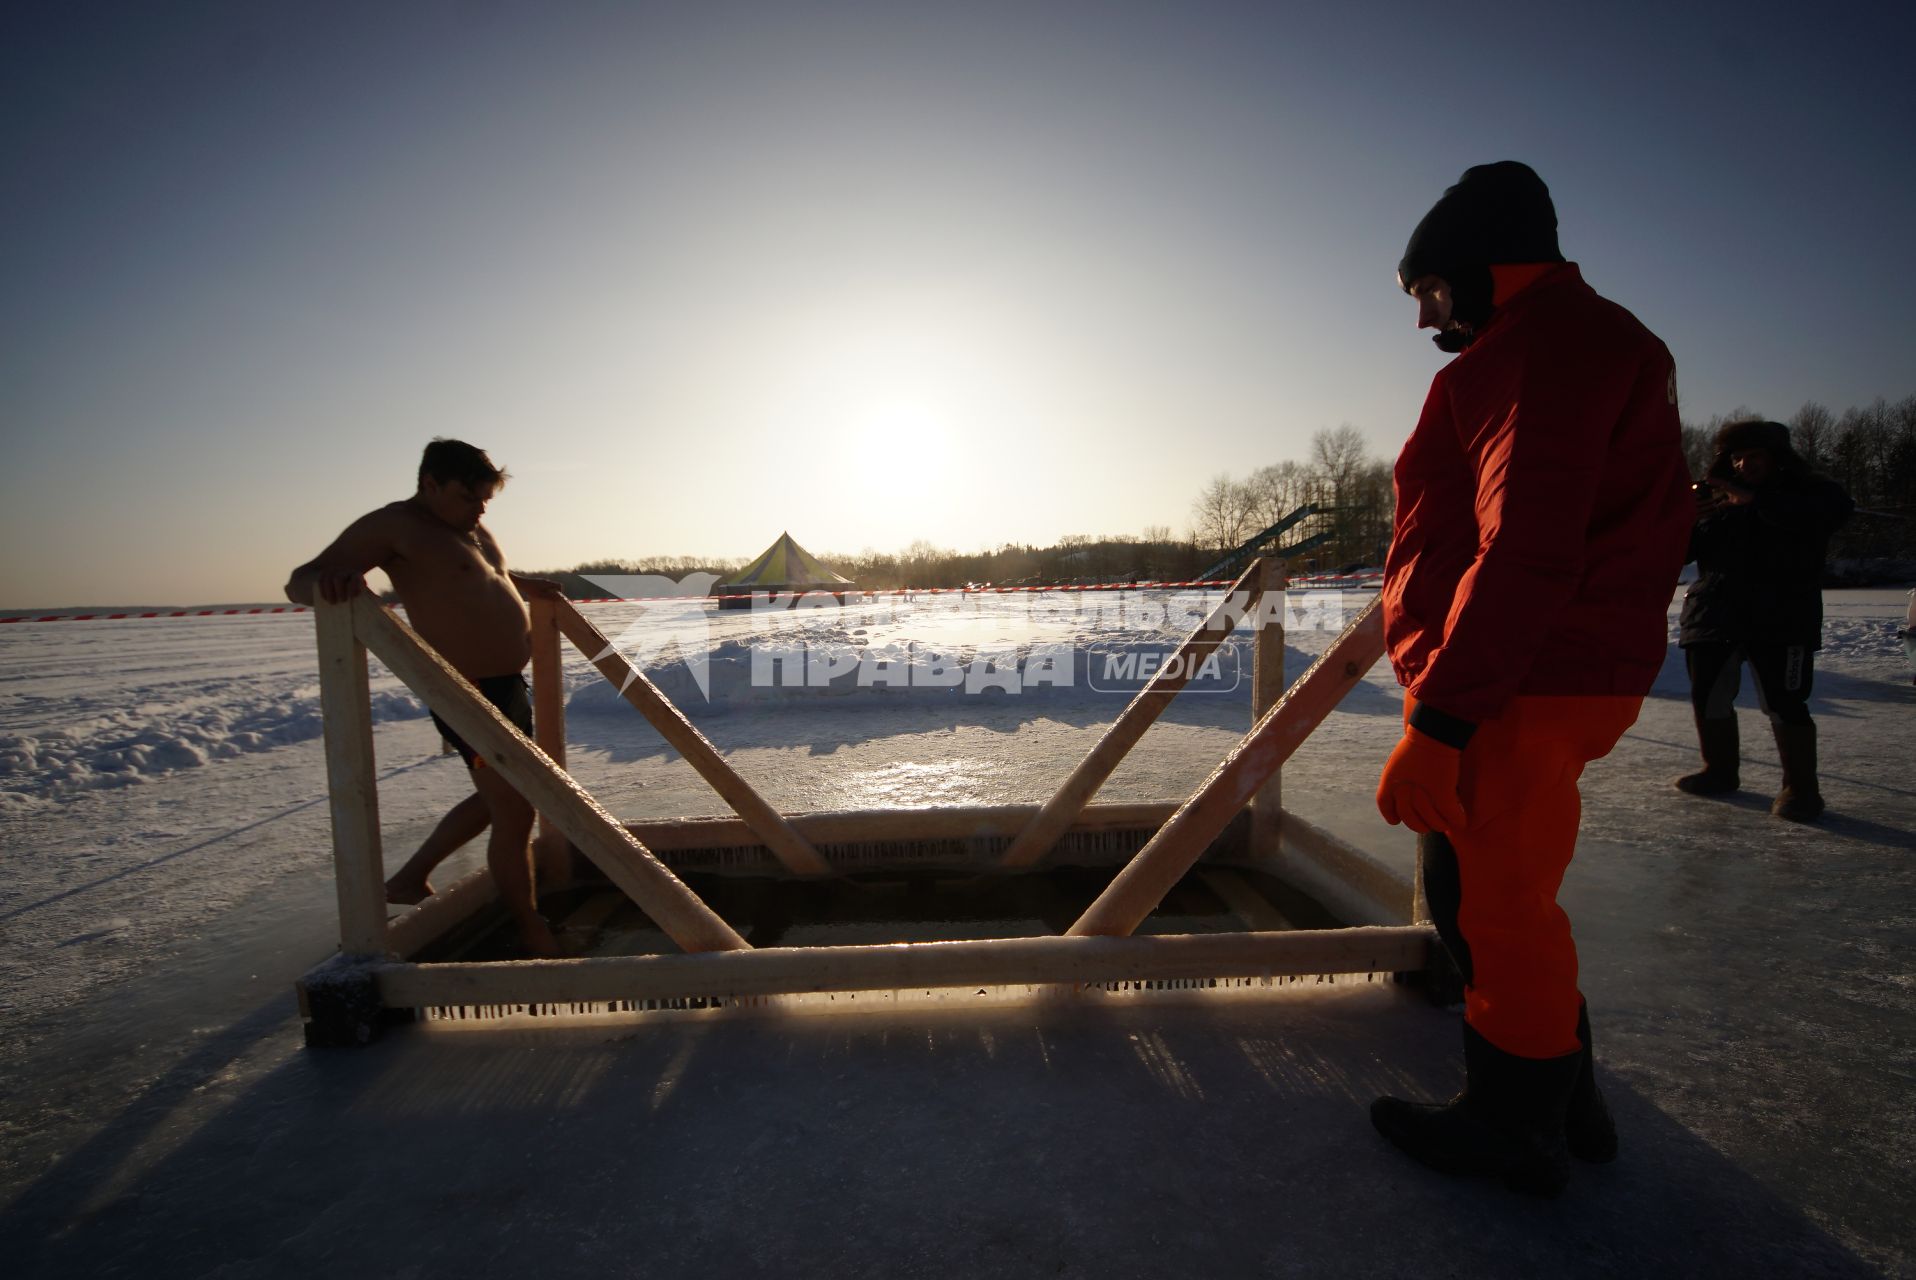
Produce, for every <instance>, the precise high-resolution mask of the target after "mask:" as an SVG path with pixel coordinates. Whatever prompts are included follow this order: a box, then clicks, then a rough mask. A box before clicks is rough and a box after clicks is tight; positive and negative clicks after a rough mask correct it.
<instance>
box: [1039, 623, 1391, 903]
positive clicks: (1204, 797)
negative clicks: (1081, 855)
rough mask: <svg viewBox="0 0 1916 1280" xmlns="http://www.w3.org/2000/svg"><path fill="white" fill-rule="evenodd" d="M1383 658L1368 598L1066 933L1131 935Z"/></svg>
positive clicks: (1379, 631) (1381, 626)
mask: <svg viewBox="0 0 1916 1280" xmlns="http://www.w3.org/2000/svg"><path fill="white" fill-rule="evenodd" d="M1383 653H1384V615H1383V611H1382V610H1381V609H1380V608H1379V607H1378V601H1376V600H1372V601H1371V602H1370V603H1369V604H1367V605H1365V606H1364V611H1363V612H1362V613H1360V614H1358V615H1357V619H1356V621H1354V622H1352V623H1351V624H1350V626H1348V627H1346V628H1344V632H1343V634H1342V635H1340V636H1338V637H1337V639H1336V640H1334V641H1333V642H1332V643H1331V646H1330V647H1329V648H1328V649H1326V650H1325V651H1324V654H1323V656H1322V657H1320V658H1319V659H1318V660H1317V661H1316V662H1314V663H1312V664H1311V668H1310V670H1308V671H1306V672H1305V673H1304V674H1303V676H1302V677H1300V678H1299V679H1298V681H1297V683H1296V684H1294V685H1292V686H1291V689H1290V691H1289V692H1288V693H1286V694H1285V695H1284V696H1283V698H1281V699H1280V700H1279V701H1278V703H1277V705H1276V706H1274V707H1272V708H1271V709H1270V710H1269V711H1267V712H1265V713H1264V716H1263V718H1262V719H1260V720H1259V721H1258V722H1257V725H1256V726H1255V727H1254V728H1253V729H1252V730H1251V731H1250V732H1249V733H1248V734H1246V735H1245V736H1244V738H1243V740H1242V741H1240V742H1239V743H1238V744H1237V746H1235V747H1233V748H1232V749H1231V753H1230V754H1229V755H1227V756H1225V757H1224V762H1223V763H1222V764H1220V765H1219V766H1218V767H1217V768H1216V769H1215V770H1213V771H1212V773H1211V776H1210V777H1208V778H1206V779H1205V780H1204V784H1203V785H1202V786H1200V787H1199V788H1198V789H1197V791H1196V792H1195V793H1194V794H1193V795H1192V796H1191V798H1190V799H1189V800H1186V801H1185V802H1184V804H1183V805H1182V806H1181V807H1180V808H1179V809H1178V811H1177V812H1176V813H1174V814H1172V815H1171V820H1170V821H1169V822H1166V823H1165V824H1164V825H1163V826H1162V827H1160V828H1159V829H1158V833H1157V834H1156V835H1155V836H1152V837H1151V840H1150V842H1149V843H1148V844H1146V845H1145V846H1144V848H1142V849H1140V850H1138V852H1137V854H1136V856H1134V857H1133V858H1132V859H1131V861H1130V862H1129V863H1128V864H1127V865H1126V866H1125V868H1124V870H1122V871H1120V872H1119V873H1118V874H1117V877H1116V878H1115V879H1113V880H1112V881H1111V884H1110V885H1109V886H1108V887H1107V888H1106V889H1105V891H1104V892H1103V893H1102V894H1100V895H1098V900H1097V901H1096V902H1093V903H1092V904H1091V906H1090V907H1089V908H1087V909H1086V911H1085V913H1084V914H1083V915H1082V916H1080V917H1079V918H1078V921H1077V923H1076V924H1074V925H1072V926H1071V927H1070V928H1069V929H1068V930H1066V931H1065V932H1066V933H1067V934H1069V935H1071V936H1073V937H1086V936H1090V935H1094V934H1095V935H1119V936H1122V935H1125V934H1129V933H1130V932H1131V931H1132V930H1134V929H1136V928H1137V927H1138V925H1139V924H1140V923H1142V922H1143V920H1144V918H1145V917H1146V916H1148V915H1150V914H1151V912H1152V910H1153V909H1154V908H1155V907H1156V906H1157V905H1158V903H1160V902H1162V901H1163V900H1164V895H1165V894H1167V893H1169V892H1170V891H1171V886H1173V885H1175V884H1176V883H1177V882H1178V881H1179V880H1180V879H1181V878H1182V877H1183V875H1184V873H1185V872H1186V871H1189V870H1190V869H1191V864H1192V863H1194V862H1196V861H1197V860H1198V858H1199V857H1200V856H1201V855H1202V854H1203V852H1204V850H1205V848H1206V847H1207V846H1208V845H1209V844H1210V843H1211V841H1212V840H1214V839H1216V838H1217V835H1218V833H1219V832H1221V831H1223V830H1224V827H1225V825H1226V824H1227V823H1229V822H1230V820H1231V819H1232V818H1233V817H1235V816H1236V815H1237V812H1238V810H1240V809H1242V808H1243V807H1244V806H1245V805H1246V804H1247V803H1249V801H1250V800H1251V798H1252V797H1253V796H1255V795H1256V794H1257V791H1258V788H1259V787H1261V786H1263V785H1264V783H1265V781H1266V780H1267V779H1269V778H1270V777H1271V775H1272V774H1274V773H1276V772H1277V770H1278V768H1279V767H1280V766H1281V765H1282V764H1283V763H1284V762H1285V761H1286V760H1288V759H1290V757H1291V753H1292V752H1294V751H1296V750H1297V748H1298V747H1299V746H1300V745H1302V743H1303V741H1304V739H1305V738H1307V737H1309V736H1310V734H1311V731H1312V730H1313V729H1315V728H1317V726H1318V725H1319V724H1322V723H1323V721H1324V717H1325V716H1327V715H1329V714H1330V713H1331V709H1332V708H1334V707H1335V706H1336V705H1337V704H1338V702H1339V701H1340V700H1341V699H1342V698H1343V696H1344V695H1345V694H1346V693H1348V692H1349V691H1350V688H1351V686H1352V685H1354V684H1356V683H1357V681H1358V680H1360V679H1362V678H1363V675H1364V673H1365V672H1366V671H1369V670H1370V669H1371V666H1372V665H1373V664H1374V663H1375V662H1376V661H1377V659H1378V658H1380V657H1382V656H1383Z"/></svg>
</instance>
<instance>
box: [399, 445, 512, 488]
mask: <svg viewBox="0 0 1916 1280" xmlns="http://www.w3.org/2000/svg"><path fill="white" fill-rule="evenodd" d="M511 478H512V477H511V476H510V475H509V474H507V472H506V469H505V468H504V467H499V466H494V465H493V461H492V459H491V458H488V457H487V456H486V451H485V450H484V449H481V448H479V447H478V446H477V445H470V444H467V443H466V442H465V441H464V440H448V439H447V438H446V437H444V436H435V437H434V438H433V441H432V443H431V444H429V445H427V446H426V452H425V453H423V454H421V455H420V458H419V483H421V484H424V483H425V482H426V481H427V480H428V479H431V480H435V481H437V482H438V483H440V484H451V483H453V482H454V481H457V482H459V483H461V484H463V485H465V486H466V487H467V488H469V489H481V488H484V487H485V486H487V485H492V486H494V487H500V486H503V485H504V484H505V482H506V481H507V480H509V479H511Z"/></svg>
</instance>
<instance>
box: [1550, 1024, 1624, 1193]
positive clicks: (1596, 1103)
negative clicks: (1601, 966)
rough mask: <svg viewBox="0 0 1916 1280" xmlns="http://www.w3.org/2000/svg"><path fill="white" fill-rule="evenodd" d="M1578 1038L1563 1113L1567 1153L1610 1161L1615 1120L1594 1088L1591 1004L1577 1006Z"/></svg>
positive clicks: (1594, 1160) (1593, 1160)
mask: <svg viewBox="0 0 1916 1280" xmlns="http://www.w3.org/2000/svg"><path fill="white" fill-rule="evenodd" d="M1577 1039H1578V1040H1579V1041H1581V1042H1582V1044H1583V1049H1582V1050H1581V1051H1580V1052H1579V1053H1578V1054H1577V1083H1576V1084H1575V1085H1574V1086H1573V1087H1572V1088H1571V1090H1570V1107H1569V1110H1568V1111H1566V1112H1565V1113H1564V1118H1563V1136H1564V1142H1565V1144H1566V1145H1567V1146H1568V1147H1569V1148H1570V1154H1571V1155H1573V1156H1575V1157H1576V1158H1577V1159H1579V1160H1586V1161H1588V1162H1589V1163H1591V1164H1609V1163H1610V1162H1611V1161H1612V1160H1615V1159H1616V1158H1617V1122H1616V1121H1615V1120H1613V1119H1611V1118H1610V1106H1609V1104H1608V1103H1606V1102H1604V1100H1603V1091H1602V1090H1601V1089H1599V1088H1597V1070H1596V1057H1595V1055H1594V1054H1593V1053H1592V1052H1591V1048H1590V1006H1589V1005H1584V1006H1583V1007H1582V1008H1580V1009H1578V1010H1577Z"/></svg>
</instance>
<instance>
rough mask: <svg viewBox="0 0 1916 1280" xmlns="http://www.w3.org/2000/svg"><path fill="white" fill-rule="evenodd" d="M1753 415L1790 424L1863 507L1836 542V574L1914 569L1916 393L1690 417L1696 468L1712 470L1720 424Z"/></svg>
mask: <svg viewBox="0 0 1916 1280" xmlns="http://www.w3.org/2000/svg"><path fill="white" fill-rule="evenodd" d="M1748 418H1764V419H1768V420H1770V421H1775V422H1784V423H1787V424H1788V425H1789V428H1790V445H1791V447H1792V448H1794V449H1795V450H1796V452H1797V453H1798V454H1799V455H1800V456H1801V457H1802V458H1803V460H1804V461H1805V462H1807V463H1808V464H1809V465H1810V467H1811V468H1812V469H1813V470H1816V471H1820V472H1822V473H1823V474H1824V475H1826V476H1828V477H1829V478H1830V479H1832V480H1834V481H1836V483H1838V484H1840V485H1842V486H1843V488H1844V490H1846V491H1847V492H1848V493H1849V496H1850V497H1851V498H1852V499H1853V500H1854V501H1855V503H1856V506H1857V513H1856V514H1855V515H1854V516H1852V517H1851V518H1850V521H1849V523H1848V524H1847V525H1845V526H1843V528H1842V529H1840V530H1838V531H1837V534H1836V537H1835V538H1834V539H1832V540H1831V543H1830V558H1831V561H1832V562H1833V564H1834V567H1835V569H1836V573H1835V577H1836V578H1837V579H1838V580H1848V581H1854V582H1866V581H1875V580H1878V579H1881V580H1892V579H1896V580H1900V579H1903V578H1907V577H1909V576H1910V574H1911V572H1912V568H1911V562H1916V395H1910V396H1905V397H1903V398H1902V399H1901V400H1898V401H1896V402H1895V403H1893V404H1892V403H1890V402H1889V401H1887V400H1882V399H1878V400H1877V401H1875V402H1874V403H1873V404H1869V405H1865V406H1863V407H1861V408H1850V409H1845V410H1844V411H1843V412H1842V413H1841V414H1840V415H1838V414H1834V413H1831V412H1830V411H1829V409H1827V408H1825V407H1824V406H1823V405H1820V404H1817V403H1816V402H1815V401H1813V400H1812V401H1811V402H1809V403H1808V404H1805V405H1804V406H1803V407H1802V408H1800V409H1798V410H1797V411H1796V412H1795V413H1794V414H1793V415H1791V416H1790V417H1788V418H1772V417H1771V415H1769V414H1767V413H1758V412H1756V411H1754V410H1751V409H1749V408H1747V407H1739V408H1737V409H1734V410H1732V411H1731V412H1729V413H1727V414H1720V415H1718V416H1717V417H1714V418H1711V419H1710V420H1709V421H1708V422H1706V423H1702V424H1700V425H1699V424H1696V423H1691V422H1686V423H1684V424H1683V448H1684V453H1685V454H1686V455H1687V456H1688V458H1689V461H1690V474H1691V475H1694V476H1701V475H1702V474H1703V473H1704V471H1705V470H1707V469H1708V467H1709V465H1710V458H1711V455H1712V444H1713V442H1714V440H1715V438H1716V433H1717V430H1718V428H1720V427H1722V426H1723V424H1724V423H1726V422H1736V421H1740V420H1743V419H1748Z"/></svg>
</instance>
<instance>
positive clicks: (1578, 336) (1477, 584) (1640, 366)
mask: <svg viewBox="0 0 1916 1280" xmlns="http://www.w3.org/2000/svg"><path fill="white" fill-rule="evenodd" d="M1689 480H1690V477H1689V471H1688V469H1687V467H1686V466H1685V464H1684V459H1683V447H1682V433H1681V429H1680V427H1679V425H1678V421H1677V403H1676V366H1675V364H1674V363H1673V362H1672V361H1671V359H1670V352H1669V350H1668V349H1667V348H1665V347H1664V345H1663V343H1662V342H1661V341H1659V340H1658V338H1657V336H1656V335H1655V334H1653V333H1651V332H1650V331H1649V330H1648V329H1646V328H1644V327H1643V325H1642V324H1641V323H1639V322H1638V321H1637V318H1636V317H1635V316H1633V315H1631V314H1630V313H1629V312H1628V311H1625V310H1624V309H1623V308H1622V307H1619V306H1617V305H1616V304H1615V303H1613V302H1609V301H1607V300H1606V299H1604V298H1601V297H1599V296H1598V295H1597V293H1596V291H1595V290H1593V289H1591V288H1590V286H1589V285H1587V284H1585V283H1584V282H1583V277H1582V275H1581V274H1580V273H1579V272H1578V270H1577V267H1576V264H1575V263H1565V264H1564V265H1562V266H1560V267H1555V268H1553V269H1551V270H1549V271H1547V272H1545V273H1544V274H1543V275H1542V276H1540V277H1538V279H1537V280H1536V281H1535V283H1533V284H1531V285H1530V286H1529V287H1528V288H1526V289H1524V290H1522V291H1521V292H1519V293H1518V294H1517V295H1516V296H1515V297H1513V298H1511V299H1510V300H1509V301H1507V302H1505V303H1504V304H1503V305H1501V306H1500V307H1498V309H1497V310H1496V312H1495V313H1493V315H1492V316H1491V319H1490V322H1489V323H1488V324H1487V325H1486V326H1485V327H1484V329H1483V330H1482V332H1480V333H1479V334H1478V336H1477V340H1476V341H1475V342H1473V343H1472V344H1471V345H1470V346H1469V347H1468V348H1467V349H1465V351H1464V352H1463V353H1462V354H1460V355H1459V356H1457V357H1456V359H1454V360H1452V361H1451V362H1450V363H1449V364H1448V365H1446V366H1445V367H1444V368H1443V369H1441V370H1439V371H1438V374H1437V377H1436V378H1435V379H1434V380H1433V381H1432V382H1431V384H1430V395H1429V397H1428V399H1426V400H1425V402H1424V412H1423V416H1422V417H1421V418H1419V419H1418V422H1417V429H1416V430H1415V431H1413V432H1411V436H1410V440H1409V441H1408V442H1407V443H1406V444H1405V445H1404V451H1403V453H1402V454H1401V455H1399V457H1398V459H1397V470H1396V485H1397V519H1396V529H1395V533H1394V537H1393V539H1392V542H1391V548H1390V556H1389V559H1388V560H1387V561H1386V562H1385V568H1384V589H1383V600H1384V605H1383V607H1384V636H1385V642H1386V644H1387V646H1388V652H1389V654H1390V660H1391V665H1392V666H1393V667H1395V668H1396V671H1397V679H1398V681H1399V682H1400V683H1402V684H1403V685H1404V687H1405V689H1406V690H1407V691H1408V692H1409V693H1410V695H1411V696H1412V697H1413V698H1415V699H1416V700H1417V702H1418V703H1419V704H1422V705H1426V706H1429V707H1431V708H1434V709H1435V710H1436V711H1439V712H1443V713H1447V714H1448V715H1450V716H1455V717H1457V718H1459V719H1462V720H1465V721H1469V722H1472V723H1477V722H1481V721H1484V720H1489V719H1493V718H1495V717H1496V715H1497V714H1498V712H1499V711H1500V710H1501V708H1502V707H1503V705H1504V703H1505V702H1507V701H1508V700H1509V699H1510V698H1511V697H1512V696H1513V695H1516V694H1520V693H1524V694H1593V693H1602V694H1630V695H1636V696H1641V695H1643V694H1645V693H1648V692H1649V689H1650V685H1651V683H1652V681H1654V680H1655V678H1656V673H1657V670H1658V669H1659V668H1660V667H1661V666H1662V663H1663V655H1664V651H1665V648H1666V647H1667V644H1668V636H1669V630H1668V616H1669V609H1670V598H1671V595H1672V593H1673V592H1674V590H1675V587H1676V580H1677V573H1678V571H1679V570H1680V569H1681V568H1682V566H1683V559H1684V552H1685V549H1686V545H1687V543H1688V540H1689V534H1690V526H1691V524H1692V523H1693V521H1694V518H1695V516H1694V511H1695V508H1694V503H1693V501H1692V499H1691V496H1690V486H1689Z"/></svg>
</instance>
